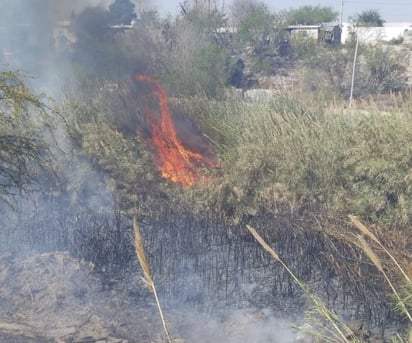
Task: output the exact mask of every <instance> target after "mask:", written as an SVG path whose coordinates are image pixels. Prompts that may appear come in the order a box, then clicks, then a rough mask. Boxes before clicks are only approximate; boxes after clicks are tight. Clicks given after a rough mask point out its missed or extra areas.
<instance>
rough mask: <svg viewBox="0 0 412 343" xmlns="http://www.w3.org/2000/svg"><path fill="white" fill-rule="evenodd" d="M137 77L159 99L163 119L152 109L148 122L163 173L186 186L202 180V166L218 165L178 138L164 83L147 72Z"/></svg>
mask: <svg viewBox="0 0 412 343" xmlns="http://www.w3.org/2000/svg"><path fill="white" fill-rule="evenodd" d="M135 78H136V80H137V81H142V82H147V83H148V84H149V85H150V89H151V92H152V94H153V95H155V96H156V97H157V98H158V100H159V106H160V112H161V121H160V123H159V122H158V121H157V120H156V119H155V115H154V113H153V112H152V111H149V122H150V125H151V128H152V141H153V144H154V146H155V147H156V150H157V154H158V160H159V169H160V171H161V173H162V176H163V177H164V178H166V179H169V180H171V181H173V182H175V183H179V184H181V185H184V186H190V185H193V184H194V183H196V182H198V181H199V180H200V173H199V171H200V170H199V169H200V167H201V166H209V167H217V165H216V163H213V162H212V161H209V160H208V159H207V158H206V157H204V156H202V155H201V154H199V153H196V152H194V151H191V150H188V149H186V148H185V147H184V146H183V144H182V143H181V141H180V139H179V138H178V137H177V134H176V129H175V126H174V124H173V121H172V118H171V116H170V111H169V106H168V103H167V93H166V91H165V90H164V89H163V87H162V86H161V84H160V83H159V82H158V81H157V80H155V79H153V78H151V77H150V76H147V75H142V74H137V75H136V76H135Z"/></svg>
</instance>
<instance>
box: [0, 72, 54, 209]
mask: <svg viewBox="0 0 412 343" xmlns="http://www.w3.org/2000/svg"><path fill="white" fill-rule="evenodd" d="M0 122H1V125H0V200H2V201H5V202H8V203H11V198H10V197H9V196H10V195H13V194H16V193H18V192H24V191H33V190H34V188H33V187H34V186H35V185H39V184H40V183H41V180H42V178H43V177H44V173H46V174H47V173H48V174H49V173H50V167H51V164H50V163H51V159H52V156H51V152H50V148H49V144H48V142H47V139H46V137H47V136H49V139H51V136H50V135H49V134H50V132H49V131H48V128H49V126H50V125H51V120H50V118H49V117H48V115H47V113H46V111H45V105H44V104H43V103H42V102H41V98H40V97H38V96H36V95H34V94H32V93H31V92H30V91H29V89H28V87H27V86H26V85H25V83H24V81H23V78H22V76H21V75H19V74H17V73H14V72H1V73H0Z"/></svg>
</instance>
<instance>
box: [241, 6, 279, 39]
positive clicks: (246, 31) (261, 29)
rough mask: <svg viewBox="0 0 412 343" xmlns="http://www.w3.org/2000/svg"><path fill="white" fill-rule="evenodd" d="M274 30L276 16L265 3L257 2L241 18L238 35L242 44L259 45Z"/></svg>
mask: <svg viewBox="0 0 412 343" xmlns="http://www.w3.org/2000/svg"><path fill="white" fill-rule="evenodd" d="M273 32H274V16H273V15H272V14H271V12H270V11H269V9H268V7H267V6H266V5H265V4H264V3H260V4H255V5H254V6H252V7H251V8H250V10H249V11H248V12H247V13H245V14H244V15H243V17H242V18H240V20H239V24H238V32H237V36H238V39H239V41H240V43H241V45H243V46H244V45H252V46H255V47H257V46H258V45H259V44H261V42H262V40H265V39H267V38H268V37H269V35H270V34H271V33H273Z"/></svg>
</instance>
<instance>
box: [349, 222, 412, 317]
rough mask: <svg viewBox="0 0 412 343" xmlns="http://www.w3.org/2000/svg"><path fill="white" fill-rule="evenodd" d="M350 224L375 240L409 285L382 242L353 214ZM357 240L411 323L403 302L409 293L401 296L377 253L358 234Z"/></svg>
mask: <svg viewBox="0 0 412 343" xmlns="http://www.w3.org/2000/svg"><path fill="white" fill-rule="evenodd" d="M350 219H351V222H352V224H353V225H354V226H355V227H356V228H357V229H358V230H359V231H360V232H361V233H362V234H363V235H364V236H365V237H367V238H369V239H371V240H372V241H373V242H375V243H376V244H377V245H378V246H379V247H380V248H381V249H382V250H383V251H384V252H385V253H386V254H387V255H388V256H389V258H390V259H391V260H392V261H393V263H394V264H395V266H396V267H397V268H398V270H399V271H400V274H401V275H402V276H403V278H404V279H405V282H406V285H411V283H412V281H411V279H410V278H409V276H408V275H407V274H406V272H405V271H404V269H403V268H402V267H401V266H400V264H399V263H398V262H397V260H396V259H395V257H394V256H393V255H392V254H391V253H390V252H389V251H388V250H387V249H386V248H385V247H384V246H383V244H382V243H381V242H380V240H379V239H378V238H377V237H376V236H375V235H374V234H373V233H372V232H371V231H370V230H369V229H368V228H367V227H366V226H365V225H363V224H362V223H361V222H360V221H359V220H358V219H357V218H356V217H355V216H350ZM358 240H359V242H360V247H361V249H362V250H363V252H364V253H365V255H366V256H367V257H368V258H369V259H370V260H371V262H372V263H373V264H374V265H375V267H376V268H377V269H378V270H379V272H380V273H381V274H382V275H383V277H384V278H385V280H386V282H387V283H388V285H389V287H390V288H391V290H392V293H393V295H394V297H395V299H396V302H397V307H398V308H399V309H400V310H401V312H402V313H403V314H404V315H405V316H406V317H407V318H408V320H409V321H410V322H411V324H412V315H411V313H410V312H409V310H408V306H407V304H406V303H405V300H404V299H408V298H410V297H411V295H408V296H407V298H404V299H403V298H402V297H401V295H400V293H399V291H398V289H397V288H396V287H395V285H394V283H393V282H392V281H391V279H390V277H389V275H388V273H386V272H385V269H384V268H383V264H382V261H381V259H380V258H379V257H378V255H377V254H376V253H375V252H374V251H373V249H372V247H371V246H370V244H369V243H368V242H367V241H366V239H365V238H364V237H363V236H361V235H359V236H358Z"/></svg>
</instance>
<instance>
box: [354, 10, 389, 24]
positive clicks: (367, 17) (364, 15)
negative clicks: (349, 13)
mask: <svg viewBox="0 0 412 343" xmlns="http://www.w3.org/2000/svg"><path fill="white" fill-rule="evenodd" d="M355 23H356V26H366V27H372V26H379V27H380V26H383V24H384V23H385V20H383V18H382V16H381V15H380V13H379V12H378V11H377V10H366V11H363V12H361V13H359V14H357V15H356V17H355Z"/></svg>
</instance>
